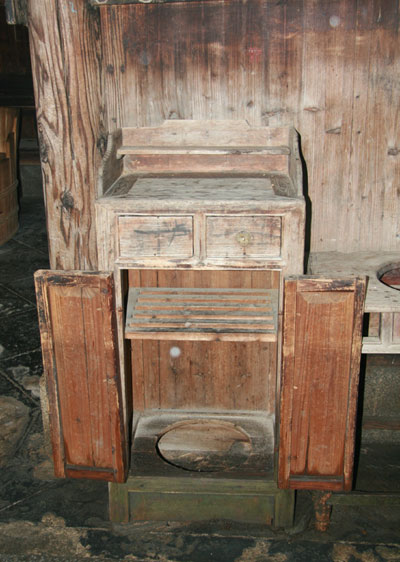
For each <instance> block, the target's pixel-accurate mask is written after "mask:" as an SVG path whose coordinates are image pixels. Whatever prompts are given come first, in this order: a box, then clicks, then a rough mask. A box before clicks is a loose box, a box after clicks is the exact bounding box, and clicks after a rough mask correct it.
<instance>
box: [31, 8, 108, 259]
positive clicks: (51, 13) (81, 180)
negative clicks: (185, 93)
mask: <svg viewBox="0 0 400 562" xmlns="http://www.w3.org/2000/svg"><path fill="white" fill-rule="evenodd" d="M29 33H30V45H31V58H32V71H33V75H34V87H35V98H36V106H37V121H38V133H39V143H40V153H41V163H42V172H43V182H44V190H45V200H46V213H47V226H48V230H49V250H50V263H51V267H52V268H54V269H56V268H59V269H85V270H93V269H96V267H97V249H96V232H95V222H94V198H95V193H96V187H95V186H96V180H97V173H98V168H99V165H100V160H101V152H102V148H103V145H104V142H105V141H104V139H102V102H101V67H100V59H101V57H100V56H99V52H100V51H101V47H100V43H99V37H100V36H99V18H98V12H96V11H95V10H93V9H92V8H91V7H90V6H89V5H88V4H87V2H86V1H84V0H75V1H74V2H73V3H71V2H69V1H67V0H60V1H57V2H54V1H53V0H45V1H43V2H35V1H30V2H29Z"/></svg>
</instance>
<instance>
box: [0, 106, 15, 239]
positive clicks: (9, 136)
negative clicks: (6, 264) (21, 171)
mask: <svg viewBox="0 0 400 562" xmlns="http://www.w3.org/2000/svg"><path fill="white" fill-rule="evenodd" d="M18 122H19V110H18V109H13V108H9V107H0V246H1V245H2V244H5V243H6V242H7V240H9V239H10V238H11V237H12V236H13V235H14V234H15V232H16V231H17V229H18V180H17V135H18Z"/></svg>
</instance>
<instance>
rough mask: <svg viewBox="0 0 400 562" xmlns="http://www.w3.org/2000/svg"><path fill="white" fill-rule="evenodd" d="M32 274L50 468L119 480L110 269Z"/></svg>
mask: <svg viewBox="0 0 400 562" xmlns="http://www.w3.org/2000/svg"><path fill="white" fill-rule="evenodd" d="M35 280H36V285H37V296H38V307H39V320H40V329H41V338H42V348H43V361H44V368H45V373H46V380H47V383H48V395H49V402H50V425H51V433H52V443H53V455H54V459H55V470H56V475H57V476H65V475H66V474H68V476H76V477H86V478H96V479H105V480H109V481H115V482H122V481H124V479H125V477H126V470H127V463H126V458H125V450H126V440H125V435H124V419H123V411H122V410H123V408H122V400H121V398H122V396H121V388H120V378H119V369H118V366H119V362H118V347H117V341H116V325H115V318H114V308H115V304H114V296H113V283H112V276H110V275H105V274H96V275H93V274H92V275H90V274H77V273H76V272H74V273H71V272H60V271H58V272H51V271H47V272H46V271H39V272H37V273H36V274H35Z"/></svg>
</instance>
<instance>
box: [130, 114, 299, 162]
mask: <svg viewBox="0 0 400 562" xmlns="http://www.w3.org/2000/svg"><path fill="white" fill-rule="evenodd" d="M294 137H297V135H296V134H295V131H294V130H293V129H291V128H289V127H281V128H279V127H277V128H268V127H250V125H249V124H248V123H247V122H246V121H244V120H236V121H235V120H225V121H218V120H208V119H206V118H204V119H203V120H182V119H170V120H166V121H164V123H162V125H161V126H160V127H139V128H138V127H135V128H128V127H125V128H123V129H122V146H121V148H120V149H119V154H131V153H136V150H140V151H143V153H145V151H147V152H149V150H151V153H152V154H155V153H156V152H157V151H160V152H162V151H169V152H172V153H173V152H174V151H176V150H183V149H186V150H187V151H190V152H192V151H196V150H202V151H203V152H207V153H209V154H212V153H213V151H215V150H218V151H222V150H224V151H226V152H227V151H229V150H230V151H234V150H241V149H247V150H249V151H254V152H257V151H265V153H266V154H283V155H284V154H286V155H289V154H290V148H291V145H292V144H293V141H294ZM296 140H297V138H296Z"/></svg>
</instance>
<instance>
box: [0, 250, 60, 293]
mask: <svg viewBox="0 0 400 562" xmlns="http://www.w3.org/2000/svg"><path fill="white" fill-rule="evenodd" d="M48 263H49V261H48V257H47V256H46V255H45V254H43V253H42V252H38V251H36V250H34V249H33V248H29V247H28V246H25V245H22V244H19V243H18V242H16V241H15V240H10V241H9V242H7V244H4V246H2V247H1V248H0V283H1V284H3V285H5V286H7V287H11V288H13V287H14V286H15V282H16V281H18V280H20V279H26V278H27V277H29V276H31V275H33V273H34V272H35V271H36V270H37V269H42V268H47V267H48Z"/></svg>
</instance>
